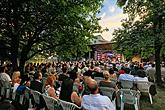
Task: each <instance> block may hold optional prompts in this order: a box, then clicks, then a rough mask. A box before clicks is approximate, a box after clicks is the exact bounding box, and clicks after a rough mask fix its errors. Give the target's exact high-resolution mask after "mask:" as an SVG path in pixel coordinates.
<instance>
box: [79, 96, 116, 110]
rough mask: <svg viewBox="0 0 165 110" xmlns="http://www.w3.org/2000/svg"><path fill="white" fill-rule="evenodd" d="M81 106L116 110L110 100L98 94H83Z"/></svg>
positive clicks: (91, 108) (89, 108)
mask: <svg viewBox="0 0 165 110" xmlns="http://www.w3.org/2000/svg"><path fill="white" fill-rule="evenodd" d="M81 106H82V107H83V108H84V109H85V110H116V109H115V106H114V105H113V103H112V102H111V100H110V99H109V98H108V97H107V96H102V95H100V94H95V95H93V94H90V95H84V96H83V98H82V102H81Z"/></svg>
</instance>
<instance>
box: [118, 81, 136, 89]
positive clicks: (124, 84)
mask: <svg viewBox="0 0 165 110" xmlns="http://www.w3.org/2000/svg"><path fill="white" fill-rule="evenodd" d="M120 82H121V87H122V88H123V89H131V88H133V86H134V82H133V81H129V80H120Z"/></svg>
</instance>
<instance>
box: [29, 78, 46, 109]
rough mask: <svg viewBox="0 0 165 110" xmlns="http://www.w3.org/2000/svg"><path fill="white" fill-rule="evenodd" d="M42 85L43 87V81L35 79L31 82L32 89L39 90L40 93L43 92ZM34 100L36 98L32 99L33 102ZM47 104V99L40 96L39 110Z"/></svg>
mask: <svg viewBox="0 0 165 110" xmlns="http://www.w3.org/2000/svg"><path fill="white" fill-rule="evenodd" d="M42 87H43V84H42V82H39V81H36V80H34V81H31V83H30V89H32V90H35V91H38V92H40V93H42ZM33 101H34V99H33V100H32V102H33ZM33 103H34V102H33ZM45 106H46V104H45V101H44V99H43V97H42V96H40V104H39V105H37V110H40V109H41V108H43V107H45Z"/></svg>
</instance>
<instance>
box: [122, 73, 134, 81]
mask: <svg viewBox="0 0 165 110" xmlns="http://www.w3.org/2000/svg"><path fill="white" fill-rule="evenodd" d="M134 79H135V78H134V76H133V75H130V74H126V73H125V74H120V76H119V81H121V80H128V81H134Z"/></svg>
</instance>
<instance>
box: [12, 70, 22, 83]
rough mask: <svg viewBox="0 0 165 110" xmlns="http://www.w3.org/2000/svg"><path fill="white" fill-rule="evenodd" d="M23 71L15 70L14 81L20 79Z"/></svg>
mask: <svg viewBox="0 0 165 110" xmlns="http://www.w3.org/2000/svg"><path fill="white" fill-rule="evenodd" d="M20 76H21V73H20V71H14V73H13V75H12V82H13V83H16V82H17V81H18V79H19V78H20Z"/></svg>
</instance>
